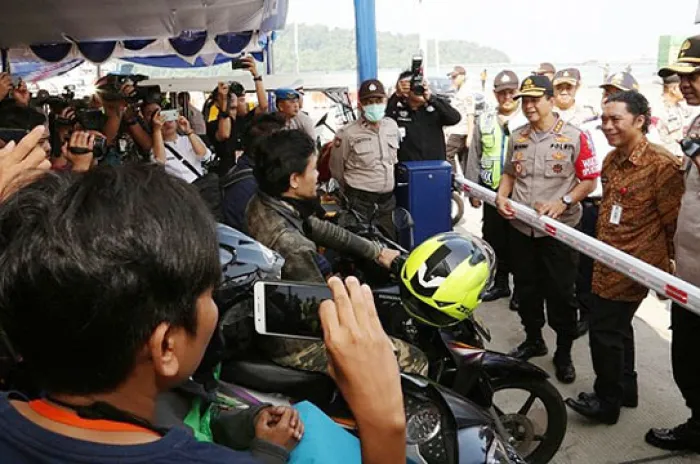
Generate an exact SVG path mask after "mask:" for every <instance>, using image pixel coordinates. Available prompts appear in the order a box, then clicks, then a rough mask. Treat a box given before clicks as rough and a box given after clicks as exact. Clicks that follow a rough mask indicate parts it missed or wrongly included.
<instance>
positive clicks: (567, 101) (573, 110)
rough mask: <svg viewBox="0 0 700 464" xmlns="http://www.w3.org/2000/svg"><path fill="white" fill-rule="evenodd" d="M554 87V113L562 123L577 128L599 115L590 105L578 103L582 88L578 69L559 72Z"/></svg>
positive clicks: (555, 77)
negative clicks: (579, 91)
mask: <svg viewBox="0 0 700 464" xmlns="http://www.w3.org/2000/svg"><path fill="white" fill-rule="evenodd" d="M552 84H553V85H554V105H555V109H554V111H556V112H557V114H558V115H559V118H561V120H562V121H564V122H568V123H569V124H571V125H574V126H576V127H581V124H583V123H585V122H586V121H590V120H592V119H595V118H596V117H597V116H598V114H597V113H596V112H595V110H594V109H593V108H592V107H591V106H589V105H582V104H581V103H580V102H578V101H576V94H577V93H578V90H579V88H580V87H581V73H580V72H579V70H578V69H576V68H567V69H562V70H561V71H558V72H557V73H556V74H555V75H554V80H553V82H552Z"/></svg>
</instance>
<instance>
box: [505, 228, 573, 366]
mask: <svg viewBox="0 0 700 464" xmlns="http://www.w3.org/2000/svg"><path fill="white" fill-rule="evenodd" d="M510 232H511V233H510V235H509V240H510V244H511V257H512V265H513V273H514V276H515V287H516V288H517V289H518V298H519V300H520V310H519V313H520V319H521V320H522V323H523V326H524V327H525V332H526V333H527V337H528V338H529V339H536V338H541V337H542V327H544V323H545V315H544V303H545V302H546V304H547V320H548V321H549V325H550V327H552V328H553V329H554V331H555V332H556V333H557V351H558V352H561V354H563V355H569V354H570V352H571V346H572V344H573V341H574V339H575V337H576V311H577V307H576V300H575V298H574V287H575V284H576V273H577V267H578V252H576V251H575V250H573V249H571V248H570V247H569V246H567V245H565V244H563V243H561V242H559V241H557V240H556V239H554V238H552V237H541V238H534V237H530V236H528V235H525V234H523V233H521V232H519V231H517V230H515V229H511V231H510Z"/></svg>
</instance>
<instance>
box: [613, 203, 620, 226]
mask: <svg viewBox="0 0 700 464" xmlns="http://www.w3.org/2000/svg"><path fill="white" fill-rule="evenodd" d="M621 220H622V206H620V205H613V207H612V210H610V224H614V225H616V226H619V225H620V221H621Z"/></svg>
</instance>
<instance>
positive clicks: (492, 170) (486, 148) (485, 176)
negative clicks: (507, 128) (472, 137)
mask: <svg viewBox="0 0 700 464" xmlns="http://www.w3.org/2000/svg"><path fill="white" fill-rule="evenodd" d="M479 131H480V132H481V171H480V173H479V176H480V178H481V182H482V183H483V184H484V185H485V186H487V187H489V188H490V189H492V190H496V189H498V186H499V185H500V184H501V174H502V172H503V164H504V163H505V156H506V151H507V149H508V139H509V136H507V135H505V134H504V133H503V129H502V128H501V125H500V124H498V114H497V113H496V112H493V111H491V112H488V113H484V114H482V115H481V116H480V117H479Z"/></svg>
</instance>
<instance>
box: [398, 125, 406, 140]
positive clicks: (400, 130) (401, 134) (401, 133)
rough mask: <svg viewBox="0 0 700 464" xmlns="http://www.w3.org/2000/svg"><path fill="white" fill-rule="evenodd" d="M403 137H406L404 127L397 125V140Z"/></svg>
mask: <svg viewBox="0 0 700 464" xmlns="http://www.w3.org/2000/svg"><path fill="white" fill-rule="evenodd" d="M405 138H406V128H405V127H399V141H402V140H403V139H405Z"/></svg>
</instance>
